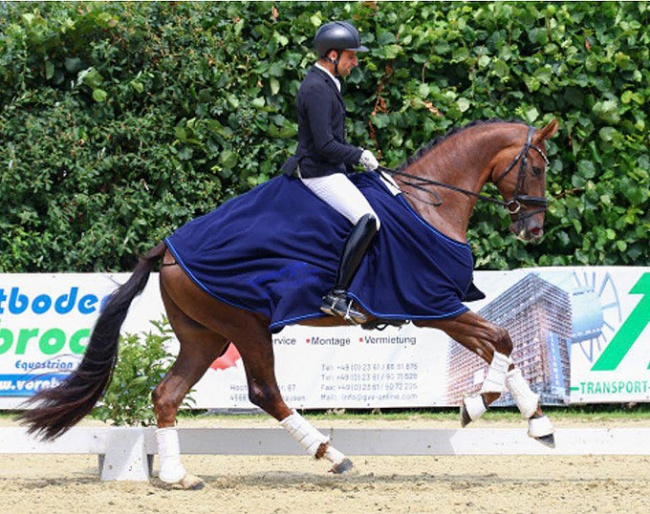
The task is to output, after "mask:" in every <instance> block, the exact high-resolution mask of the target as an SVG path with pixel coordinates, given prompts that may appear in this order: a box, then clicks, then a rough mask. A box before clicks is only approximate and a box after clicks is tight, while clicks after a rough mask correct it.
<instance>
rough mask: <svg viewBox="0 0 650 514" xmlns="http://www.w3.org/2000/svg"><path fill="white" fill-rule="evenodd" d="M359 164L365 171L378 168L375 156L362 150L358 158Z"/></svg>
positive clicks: (368, 151)
mask: <svg viewBox="0 0 650 514" xmlns="http://www.w3.org/2000/svg"><path fill="white" fill-rule="evenodd" d="M359 164H361V165H362V166H363V167H364V168H366V171H375V170H376V169H377V168H378V167H379V162H378V161H377V159H376V158H375V156H374V155H372V152H371V151H370V150H364V151H363V152H362V153H361V157H359Z"/></svg>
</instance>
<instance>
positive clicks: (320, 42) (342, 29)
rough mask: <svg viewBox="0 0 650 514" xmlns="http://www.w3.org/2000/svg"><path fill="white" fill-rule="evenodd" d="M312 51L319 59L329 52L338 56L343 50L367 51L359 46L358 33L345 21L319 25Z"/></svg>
mask: <svg viewBox="0 0 650 514" xmlns="http://www.w3.org/2000/svg"><path fill="white" fill-rule="evenodd" d="M314 49H315V50H316V52H317V53H318V57H320V58H324V57H326V56H327V52H329V51H330V50H337V51H338V52H339V55H340V53H341V52H342V51H343V50H352V51H354V52H367V51H368V49H367V48H366V47H365V46H363V45H362V44H361V38H360V37H359V31H358V30H357V29H355V28H354V26H353V25H352V24H351V23H347V22H345V21H332V22H330V23H326V24H325V25H321V26H320V27H319V28H318V30H317V31H316V36H314ZM337 61H338V59H337Z"/></svg>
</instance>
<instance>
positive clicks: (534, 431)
mask: <svg viewBox="0 0 650 514" xmlns="http://www.w3.org/2000/svg"><path fill="white" fill-rule="evenodd" d="M553 432H555V429H554V428H553V423H551V420H550V419H548V416H542V417H541V418H530V419H529V420H528V435H529V436H530V437H544V436H547V435H549V434H552V433H553Z"/></svg>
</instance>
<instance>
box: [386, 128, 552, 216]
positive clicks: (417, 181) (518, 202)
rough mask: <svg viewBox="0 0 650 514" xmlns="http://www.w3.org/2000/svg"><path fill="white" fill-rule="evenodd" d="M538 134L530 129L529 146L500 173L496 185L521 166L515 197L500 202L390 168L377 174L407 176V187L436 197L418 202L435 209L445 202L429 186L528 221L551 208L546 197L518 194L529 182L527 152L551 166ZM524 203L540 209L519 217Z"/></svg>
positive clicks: (527, 139)
mask: <svg viewBox="0 0 650 514" xmlns="http://www.w3.org/2000/svg"><path fill="white" fill-rule="evenodd" d="M534 133H535V129H534V128H533V127H529V128H528V136H527V138H526V144H525V145H524V147H523V148H522V149H521V151H520V152H519V153H518V154H517V155H516V156H515V158H514V159H513V161H512V162H511V163H510V164H509V165H508V166H507V167H506V169H505V170H503V171H502V172H501V174H500V175H499V176H498V177H497V179H496V180H494V181H493V183H494V185H495V186H496V185H498V184H499V182H501V180H502V179H503V178H504V177H505V176H506V175H508V173H510V171H512V170H513V169H514V167H515V166H516V165H517V163H519V170H518V174H517V183H516V185H515V191H514V194H513V197H512V198H511V199H510V200H501V199H499V198H495V197H493V196H489V195H486V194H482V193H475V192H474V191H469V190H468V189H463V188H460V187H456V186H453V185H451V184H445V183H444V182H438V181H437V180H433V179H429V178H424V177H419V176H417V175H412V174H411V173H406V172H403V171H399V170H393V169H390V168H385V167H384V166H379V167H378V168H377V171H379V173H386V174H389V175H393V176H394V175H397V176H400V177H405V178H407V179H409V180H408V181H407V180H401V182H402V183H403V184H405V185H407V186H410V187H413V188H414V189H418V190H420V191H424V192H425V193H428V194H430V195H431V196H433V197H435V198H436V201H435V202H427V201H425V200H422V199H419V198H418V200H419V201H421V202H424V203H427V204H429V205H433V206H435V207H438V206H440V205H442V199H441V198H440V196H439V195H438V193H436V192H435V191H432V190H430V189H428V188H427V187H426V186H438V187H444V188H445V189H449V190H451V191H455V192H457V193H462V194H465V195H468V196H473V197H475V198H478V199H479V200H484V201H487V202H491V203H494V204H496V205H499V206H501V207H503V208H504V209H506V210H507V211H508V212H509V213H510V214H517V215H518V219H525V218H529V217H530V216H534V215H535V214H537V213H539V212H544V211H546V209H547V208H548V200H547V199H546V197H544V196H530V195H522V194H519V191H520V190H521V189H523V187H524V182H525V180H526V165H527V163H528V152H529V151H530V150H531V149H533V150H535V151H536V152H537V153H538V154H539V155H541V156H542V158H543V159H544V162H545V163H546V164H547V165H548V163H549V161H548V157H546V155H544V152H542V150H541V149H540V148H539V147H537V146H535V145H534V144H532V140H533V134H534ZM522 204H524V205H526V204H529V205H534V206H535V205H538V206H540V208H539V209H537V210H535V211H533V212H529V213H526V214H523V215H522V214H520V212H521V206H522Z"/></svg>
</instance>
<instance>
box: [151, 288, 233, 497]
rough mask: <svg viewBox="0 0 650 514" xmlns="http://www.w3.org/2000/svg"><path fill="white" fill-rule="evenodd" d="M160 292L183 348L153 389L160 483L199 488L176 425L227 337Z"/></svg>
mask: <svg viewBox="0 0 650 514" xmlns="http://www.w3.org/2000/svg"><path fill="white" fill-rule="evenodd" d="M161 293H162V296H163V301H164V303H165V310H166V311H167V316H168V318H169V321H170V324H171V326H172V328H173V330H174V333H175V334H176V337H177V338H178V340H179V342H180V351H179V354H178V357H177V358H176V361H175V362H174V364H173V365H172V367H171V369H170V370H169V371H168V372H167V374H166V375H165V377H164V378H163V379H162V381H161V382H160V384H158V386H157V387H156V388H155V389H154V391H153V393H152V399H153V404H154V411H155V413H156V421H157V426H158V430H156V440H157V442H158V456H159V460H160V472H159V475H158V478H159V479H160V482H161V484H160V485H162V486H164V487H167V488H174V489H200V488H201V487H203V481H202V480H201V479H200V478H198V477H196V476H194V475H191V474H189V473H187V471H186V470H185V468H184V467H183V464H182V463H181V456H180V446H179V439H178V432H177V431H176V429H175V428H174V425H175V423H176V415H177V413H178V409H179V407H180V405H181V403H182V402H183V399H184V398H185V396H186V395H187V393H188V392H189V391H190V389H191V388H192V387H193V386H194V384H196V382H198V381H199V380H200V379H201V377H202V376H203V374H204V373H205V371H206V370H207V369H208V367H209V366H210V364H212V362H214V360H215V359H216V358H217V357H218V356H219V355H220V354H221V353H222V352H223V350H224V349H225V347H226V344H227V343H228V341H227V339H226V338H224V337H223V336H221V335H219V334H216V333H215V332H213V331H211V330H209V329H207V328H206V327H204V326H203V325H201V324H200V323H198V322H196V321H194V320H192V319H191V318H190V317H188V316H187V315H186V314H185V313H184V312H183V311H181V310H180V309H179V308H178V306H177V305H176V304H175V303H174V302H173V301H172V300H171V299H170V298H169V296H168V295H167V293H166V291H165V289H164V287H163V286H161Z"/></svg>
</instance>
